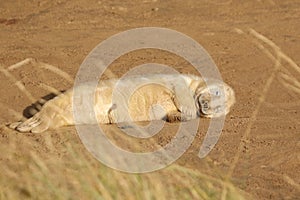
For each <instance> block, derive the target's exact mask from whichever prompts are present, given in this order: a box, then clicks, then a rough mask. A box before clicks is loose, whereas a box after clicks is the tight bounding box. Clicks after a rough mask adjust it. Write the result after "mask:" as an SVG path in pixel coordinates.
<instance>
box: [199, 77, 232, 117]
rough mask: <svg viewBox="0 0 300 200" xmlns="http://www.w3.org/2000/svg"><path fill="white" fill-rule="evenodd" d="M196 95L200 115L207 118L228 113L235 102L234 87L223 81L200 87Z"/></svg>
mask: <svg viewBox="0 0 300 200" xmlns="http://www.w3.org/2000/svg"><path fill="white" fill-rule="evenodd" d="M194 97H195V101H196V107H197V111H198V115H199V116H202V117H207V118H212V117H220V116H224V115H227V114H228V113H229V111H230V108H231V107H232V106H233V104H234V103H235V94H234V91H233V89H232V88H231V87H230V86H228V85H227V84H225V83H221V82H213V83H209V84H208V85H207V86H205V87H201V88H198V89H197V90H196V93H195V96H194Z"/></svg>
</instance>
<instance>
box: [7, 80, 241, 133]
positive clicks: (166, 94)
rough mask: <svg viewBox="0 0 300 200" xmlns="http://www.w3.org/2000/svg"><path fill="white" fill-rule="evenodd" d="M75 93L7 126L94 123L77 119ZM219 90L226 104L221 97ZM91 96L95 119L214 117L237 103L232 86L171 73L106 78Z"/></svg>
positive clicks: (42, 127)
mask: <svg viewBox="0 0 300 200" xmlns="http://www.w3.org/2000/svg"><path fill="white" fill-rule="evenodd" d="M116 86H117V87H116ZM116 88H117V89H116ZM88 89H90V88H89V87H88V86H86V85H82V86H79V90H88ZM223 89H224V90H223ZM223 92H225V93H223ZM73 93H74V91H73V89H70V90H68V91H66V92H65V93H63V94H61V95H59V96H57V97H55V98H54V99H52V100H50V101H48V102H47V103H46V104H45V105H44V106H43V107H42V109H41V110H40V112H38V113H37V114H35V115H34V116H33V117H32V118H30V119H28V120H26V121H24V122H16V123H12V124H11V125H10V127H11V128H13V129H16V130H18V131H20V132H30V131H31V132H34V133H39V132H43V131H45V130H47V129H49V128H51V129H53V128H58V127H61V126H66V125H74V124H89V123H92V122H91V121H89V120H87V121H85V120H83V121H82V122H77V123H75V121H74V118H73V109H72V106H73ZM222 94H223V97H224V100H225V104H224V102H223V103H222V101H221V96H222ZM127 97H128V98H127ZM80 98H82V97H80ZM94 98H95V99H94V102H95V104H94V111H95V115H96V117H97V121H98V123H118V122H124V121H129V120H132V121H149V120H166V121H169V122H173V121H185V120H190V119H194V118H196V117H199V116H203V117H218V116H221V115H226V114H227V113H228V112H229V110H230V108H231V106H232V105H233V104H234V103H235V95H234V91H233V90H232V88H231V87H229V86H228V85H227V84H225V83H220V82H212V83H210V84H209V85H208V86H206V84H205V82H204V81H203V79H202V78H200V77H198V76H194V75H175V74H172V75H167V74H154V75H147V76H135V77H129V78H125V79H121V80H117V79H109V80H104V81H101V82H100V84H99V85H98V87H97V89H96V92H95V96H94ZM81 106H85V105H84V104H83V105H81Z"/></svg>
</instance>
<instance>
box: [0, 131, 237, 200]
mask: <svg viewBox="0 0 300 200" xmlns="http://www.w3.org/2000/svg"><path fill="white" fill-rule="evenodd" d="M61 133H63V135H62V134H56V135H55V134H54V133H52V132H51V133H47V134H43V135H40V136H39V137H32V136H33V134H18V133H16V132H14V131H11V130H9V129H7V128H6V127H2V129H1V133H0V136H2V138H5V139H6V140H7V144H6V145H3V144H2V145H1V147H0V151H1V152H2V154H4V155H3V156H1V157H2V161H1V162H2V170H1V172H0V184H1V185H2V187H1V188H0V199H24V198H28V199H221V195H222V187H225V188H226V191H227V192H226V195H225V199H229V200H230V199H239V200H240V199H243V197H242V196H241V194H240V191H238V189H236V188H235V186H234V185H233V184H231V183H230V181H227V180H225V179H224V178H223V177H224V176H222V174H216V175H215V176H210V175H207V174H204V173H201V172H200V171H198V170H196V169H189V168H185V167H182V166H179V165H176V164H174V165H171V166H170V167H168V168H166V169H163V170H160V171H157V172H152V173H146V174H127V173H123V172H119V171H116V170H113V169H111V168H108V167H106V166H104V165H102V164H100V162H98V161H97V160H95V159H94V158H92V157H91V155H90V154H89V153H88V152H87V151H86V150H85V148H84V147H83V146H82V144H81V143H80V142H79V139H78V138H77V136H76V135H75V134H74V132H72V131H70V128H64V129H62V130H61ZM37 141H38V142H37ZM58 142H60V143H61V144H59V145H58V144H57V143H58ZM20 144H21V145H20ZM4 163H5V165H3V164H4ZM212 170H213V169H212Z"/></svg>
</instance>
